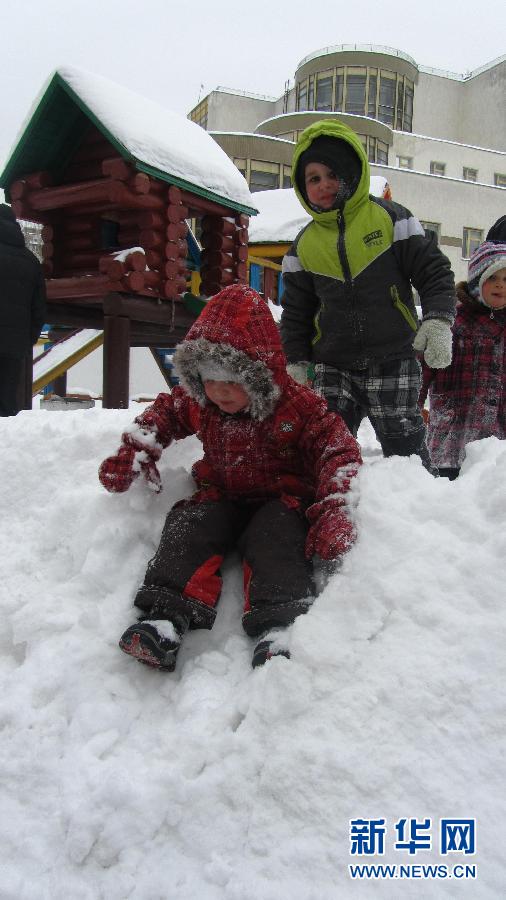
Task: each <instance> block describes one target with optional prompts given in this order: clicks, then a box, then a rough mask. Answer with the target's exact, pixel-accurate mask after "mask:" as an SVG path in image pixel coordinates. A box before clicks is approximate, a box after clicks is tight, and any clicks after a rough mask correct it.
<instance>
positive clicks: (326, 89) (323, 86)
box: [316, 74, 332, 112]
mask: <svg viewBox="0 0 506 900" xmlns="http://www.w3.org/2000/svg"><path fill="white" fill-rule="evenodd" d="M316 109H319V110H322V111H323V112H331V110H332V75H328V74H325V75H323V76H322V75H318V78H317V80H316Z"/></svg>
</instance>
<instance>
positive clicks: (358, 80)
mask: <svg viewBox="0 0 506 900" xmlns="http://www.w3.org/2000/svg"><path fill="white" fill-rule="evenodd" d="M366 78H367V71H366V69H355V68H353V69H352V68H349V69H348V73H347V78H346V106H345V112H347V113H350V114H351V115H353V116H363V115H364V113H365V85H366Z"/></svg>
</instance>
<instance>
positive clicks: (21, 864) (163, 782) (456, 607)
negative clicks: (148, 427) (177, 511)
mask: <svg viewBox="0 0 506 900" xmlns="http://www.w3.org/2000/svg"><path fill="white" fill-rule="evenodd" d="M138 409H139V407H138V406H137V405H135V406H134V408H131V409H130V410H101V409H92V410H87V411H78V412H66V413H63V412H51V413H50V412H44V411H33V412H30V413H21V414H20V415H19V416H18V417H17V418H16V419H1V420H0V432H1V441H0V448H1V449H0V459H1V468H2V473H3V490H2V522H3V536H2V545H3V557H2V563H3V564H2V588H1V594H0V597H1V616H2V632H1V636H0V646H1V652H0V672H1V684H2V691H1V701H0V722H1V729H2V742H1V751H0V752H1V757H0V772H1V779H2V816H1V820H0V822H1V824H0V846H1V848H2V851H1V852H2V885H1V889H0V894H1V896H2V898H5V900H68V898H69V897H71V898H72V900H125V898H135V900H161V898H163V900H167V898H168V900H172V898H174V900H176V898H177V900H195V898H196V897H202V898H204V900H257V898H259V897H260V898H262V900H279V898H288V897H290V898H293V900H336V898H338V897H339V898H348V897H350V898H351V897H360V898H363V897H365V898H369V897H376V896H382V897H385V898H391V897H392V896H394V895H395V896H396V897H401V896H402V897H403V898H404V897H416V898H419V897H422V896H423V897H430V898H432V897H437V898H439V897H442V898H443V897H459V898H461V897H472V898H476V897H479V898H480V900H483V898H497V897H499V896H502V893H503V890H504V867H503V859H504V849H503V840H502V831H501V828H500V827H498V825H500V822H501V821H502V818H503V815H504V813H505V812H506V809H505V806H506V804H505V795H504V779H505V774H506V773H505V764H504V760H505V753H504V751H505V741H504V722H505V717H504V700H503V698H504V681H505V678H506V662H505V653H504V646H505V637H506V635H505V630H506V629H505V620H506V613H505V609H504V584H505V582H506V527H505V526H506V496H505V485H506V444H502V443H500V442H499V441H497V440H496V439H494V438H490V439H489V440H486V441H483V442H481V443H476V444H473V445H471V446H470V448H469V453H468V458H467V460H466V462H465V464H464V467H463V473H462V476H461V477H460V478H459V479H458V480H457V481H456V482H453V483H451V482H448V481H446V480H444V479H440V480H435V479H433V478H431V477H430V476H429V475H428V473H427V472H426V471H425V470H424V469H423V468H422V467H421V465H420V463H419V461H418V460H417V459H415V458H411V459H399V458H392V459H388V460H385V459H383V458H382V457H381V455H380V453H379V449H378V446H377V445H376V443H375V441H374V439H373V436H372V432H371V430H370V427H369V426H368V425H367V426H363V427H362V429H361V432H360V438H361V440H362V443H363V445H364V457H365V465H364V467H363V469H362V472H361V474H360V476H359V479H357V483H356V485H355V489H354V498H353V500H354V503H355V505H356V517H357V521H358V526H359V532H360V538H359V541H358V543H357V544H356V546H355V547H354V549H353V550H352V551H351V553H350V554H349V555H348V557H347V558H346V561H345V564H344V567H343V570H342V572H341V573H340V574H339V575H336V576H334V577H333V578H332V579H331V581H330V582H329V584H328V586H327V588H326V589H325V590H324V592H323V593H322V594H321V595H320V597H319V598H318V599H317V600H316V602H315V604H314V606H313V608H312V609H311V611H310V612H309V613H308V614H307V615H306V616H304V617H302V618H300V619H299V620H297V622H296V623H295V625H294V626H293V629H292V633H291V638H290V640H291V650H292V659H291V660H290V661H288V660H286V659H284V658H279V659H275V660H272V661H271V662H270V663H268V664H267V665H266V666H265V667H264V668H263V669H261V670H255V671H253V670H252V669H251V667H250V656H251V649H252V647H251V641H250V639H249V638H247V637H246V636H245V635H244V634H243V633H242V631H241V627H240V617H241V600H240V597H241V573H240V569H239V566H238V565H237V560H236V559H235V558H234V557H232V558H231V559H229V560H228V561H227V564H226V566H225V569H224V591H223V596H222V600H221V604H220V610H219V613H218V618H217V622H216V625H215V628H214V629H213V631H211V632H207V631H206V632H192V633H190V634H189V635H188V636H187V638H186V639H185V643H184V645H183V648H182V650H181V654H180V661H179V663H178V670H177V671H176V672H175V673H174V674H172V675H165V676H164V675H162V674H160V673H159V672H153V671H152V670H150V669H147V668H144V667H143V666H141V665H139V664H137V663H136V662H135V661H133V660H132V659H130V658H128V657H127V656H125V655H123V654H122V653H121V652H120V651H119V650H118V648H117V640H118V638H119V636H120V634H121V633H122V631H123V630H124V628H125V627H126V626H127V625H128V624H129V623H130V622H131V621H133V617H132V606H131V604H132V600H133V597H134V594H135V591H136V588H137V586H138V584H139V583H140V582H141V580H142V577H143V574H144V569H145V565H146V562H147V560H148V559H149V557H150V556H151V555H152V554H153V552H154V550H155V548H156V546H157V542H158V537H159V534H160V531H161V528H162V524H163V521H164V515H165V511H166V510H167V508H168V507H169V506H170V505H171V504H172V503H173V502H174V501H175V500H176V499H178V498H179V497H181V496H184V495H186V494H188V493H190V492H191V490H192V482H191V478H190V475H189V470H190V466H191V463H192V461H193V460H194V459H195V458H196V456H197V454H198V453H199V444H198V442H197V440H196V439H188V440H186V441H184V442H180V443H178V444H174V445H173V446H172V447H171V448H169V449H168V450H167V451H165V453H164V455H163V457H162V460H161V462H160V470H161V474H162V478H163V482H164V491H163V493H162V494H161V495H158V496H155V495H153V494H152V492H150V491H148V490H147V488H146V487H145V485H144V484H143V483H141V482H137V483H135V484H134V485H133V487H132V488H131V490H130V491H129V492H128V493H127V494H124V495H118V496H111V495H108V494H106V493H105V491H104V490H103V489H102V488H101V486H100V485H99V483H98V480H97V477H96V473H97V468H98V464H99V462H100V461H101V460H102V459H103V458H104V457H105V456H106V455H108V454H109V453H111V452H112V451H113V450H114V449H115V448H116V447H117V445H118V441H119V435H120V433H121V431H122V429H123V428H124V427H125V426H126V425H127V424H129V423H130V422H131V421H132V419H133V416H134V415H135V414H136V413H137V411H138ZM380 817H384V818H386V820H387V823H388V826H389V829H390V831H389V832H388V833H387V840H386V847H385V856H384V857H382V858H378V857H374V858H371V857H369V858H367V857H365V859H364V857H356V856H354V857H353V856H350V855H349V849H350V839H349V820H350V819H356V818H365V819H368V818H380ZM428 817H430V818H431V820H432V825H433V835H434V847H433V849H431V850H426V851H420V852H418V853H417V854H416V855H413V856H412V855H410V854H409V853H408V852H407V851H406V850H405V851H400V850H394V849H393V842H394V838H395V833H394V835H393V836H392V834H391V831H392V830H393V825H394V823H395V822H398V821H399V819H401V818H407V819H411V818H416V819H418V820H423V819H425V818H428ZM441 817H452V818H465V819H468V818H470V817H474V818H476V820H477V824H476V828H477V852H476V856H474V857H470V856H469V857H468V856H462V854H453V858H449V857H448V856H447V857H442V858H441V857H440V856H439V849H438V847H437V845H436V833H437V829H436V826H438V825H439V819H440V818H441ZM450 856H451V855H450ZM350 862H351V863H357V862H369V863H370V862H391V863H396V864H415V863H416V864H419V863H434V864H437V863H448V864H463V865H465V864H469V863H475V864H476V865H477V868H478V880H477V881H464V880H456V879H454V880H441V881H436V880H434V881H424V882H423V883H421V882H420V880H414V881H408V880H404V881H403V882H402V885H400V886H399V887H398V892H397V893H395V894H394V892H393V891H392V885H391V883H390V882H389V881H370V882H366V881H363V882H361V883H360V886H358V885H357V884H356V883H353V882H352V881H351V879H350V877H349V874H348V864H349V863H350ZM396 886H397V885H396Z"/></svg>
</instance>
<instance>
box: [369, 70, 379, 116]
mask: <svg viewBox="0 0 506 900" xmlns="http://www.w3.org/2000/svg"><path fill="white" fill-rule="evenodd" d="M377 88H378V77H377V75H369V94H368V101H367V115H368V116H371V118H372V119H375V118H376V91H377Z"/></svg>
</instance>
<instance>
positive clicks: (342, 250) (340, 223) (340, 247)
mask: <svg viewBox="0 0 506 900" xmlns="http://www.w3.org/2000/svg"><path fill="white" fill-rule="evenodd" d="M337 228H338V239H337V252H338V255H339V259H340V260H341V265H342V267H343V275H344V282H345V284H346V287H347V288H348V291H349V293H350V294H351V287H352V284H353V279H352V277H351V269H350V264H349V262H348V257H347V255H346V243H345V240H344V231H345V224H344V215H343V211H342V210H339V211H338V214H337Z"/></svg>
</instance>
